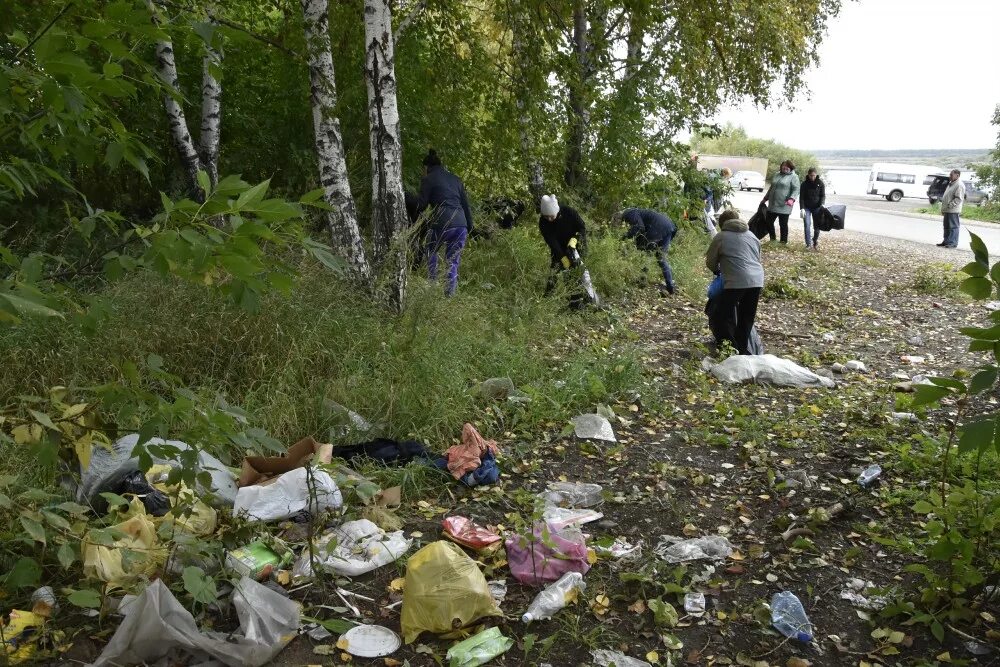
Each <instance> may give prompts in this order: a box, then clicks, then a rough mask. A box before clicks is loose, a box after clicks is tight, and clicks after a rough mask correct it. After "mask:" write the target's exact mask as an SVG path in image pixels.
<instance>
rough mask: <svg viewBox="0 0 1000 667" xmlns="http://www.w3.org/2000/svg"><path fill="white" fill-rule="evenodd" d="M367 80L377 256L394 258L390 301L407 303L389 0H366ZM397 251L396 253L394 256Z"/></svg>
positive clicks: (400, 157) (400, 156)
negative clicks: (401, 235) (405, 299)
mask: <svg viewBox="0 0 1000 667" xmlns="http://www.w3.org/2000/svg"><path fill="white" fill-rule="evenodd" d="M364 20H365V83H366V85H367V89H368V127H369V137H370V147H371V163H372V230H373V235H374V253H375V257H376V261H380V262H381V261H383V260H386V259H388V262H386V265H387V266H388V267H389V271H390V272H391V279H390V295H389V300H390V302H391V303H392V304H393V305H394V306H395V307H396V308H397V309H401V308H402V305H403V300H404V297H405V292H406V269H407V261H406V244H404V243H401V242H399V239H398V237H399V234H400V232H402V231H403V230H404V229H405V227H406V202H405V197H404V194H403V145H402V141H401V138H400V130H399V107H398V105H397V103H396V92H397V87H396V66H395V56H394V49H393V35H392V12H391V10H390V9H389V4H388V3H387V2H386V0H365V6H364ZM390 254H391V256H390Z"/></svg>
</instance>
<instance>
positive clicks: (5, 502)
mask: <svg viewBox="0 0 1000 667" xmlns="http://www.w3.org/2000/svg"><path fill="white" fill-rule="evenodd" d="M10 507H11V504H10V497H9V496H8V495H7V494H5V493H0V509H4V510H9V509H10Z"/></svg>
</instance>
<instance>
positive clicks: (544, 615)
mask: <svg viewBox="0 0 1000 667" xmlns="http://www.w3.org/2000/svg"><path fill="white" fill-rule="evenodd" d="M586 588H587V584H586V583H585V582H584V581H583V575H582V574H580V573H579V572H567V573H566V574H564V575H563V576H561V577H559V578H558V579H557V580H556V581H555V582H553V583H551V584H549V585H548V586H546V587H545V588H544V589H543V590H542V591H541V592H540V593H539V594H538V595H536V596H535V599H534V600H532V601H531V604H530V605H528V611H526V612H524V615H522V616H521V621H523V622H524V623H531V622H532V621H544V620H547V619H550V618H552V617H553V616H555V615H556V612H558V611H559V610H560V609H562V608H563V607H565V606H566V605H568V604H569V603H571V602H574V601H576V599H577V597H578V596H579V595H580V593H581V592H583V591H584V590H586Z"/></svg>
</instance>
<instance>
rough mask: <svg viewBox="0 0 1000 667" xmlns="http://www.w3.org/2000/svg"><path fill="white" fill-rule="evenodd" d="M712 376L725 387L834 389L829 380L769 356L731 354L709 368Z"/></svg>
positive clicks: (795, 364)
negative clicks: (761, 385)
mask: <svg viewBox="0 0 1000 667" xmlns="http://www.w3.org/2000/svg"><path fill="white" fill-rule="evenodd" d="M711 373H712V375H714V376H715V377H716V378H718V379H719V380H722V381H723V382H729V383H740V382H758V383H770V384H776V385H779V386H783V387H827V388H832V387H834V386H835V385H834V382H833V380H831V379H830V378H825V377H823V376H821V375H816V374H815V373H813V372H812V371H811V370H809V369H807V368H803V367H802V366H799V365H798V364H797V363H795V362H794V361H792V360H790V359H782V358H780V357H776V356H774V355H773V354H761V355H751V354H742V355H741V354H734V355H733V356H731V357H729V358H728V359H726V360H725V361H723V362H721V363H718V364H715V365H714V366H712V370H711Z"/></svg>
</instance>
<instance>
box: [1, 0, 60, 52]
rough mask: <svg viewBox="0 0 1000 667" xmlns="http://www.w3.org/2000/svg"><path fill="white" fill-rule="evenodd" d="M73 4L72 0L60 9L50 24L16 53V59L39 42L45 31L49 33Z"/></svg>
mask: <svg viewBox="0 0 1000 667" xmlns="http://www.w3.org/2000/svg"><path fill="white" fill-rule="evenodd" d="M72 6H73V3H72V2H67V3H66V5H65V6H64V7H63V8H62V9H60V10H59V13H58V14H56V15H55V16H53V17H52V20H51V21H49V23H48V25H46V26H45V27H44V28H42V29H41V31H40V32H39V33H38V34H37V35H35V36H34V37H33V38H32V39H31V41H30V42H28V43H27V44H25V45H24V46H23V47H22V48H21V49H20V50H19V51H18V52H17V53H15V54H14V60H17V59H18V58H20V57H21V56H22V55H24V54H25V52H27V51H28V50H29V49H30V48H31V47H33V46H34V45H35V43H36V42H38V40H40V39H41V38H42V36H43V35H44V34H45V33H47V32H48V31H49V30H50V29H51V28H52V26H54V25H55V24H56V21H58V20H59V19H60V18H62V15H63V14H65V13H66V12H68V11H69V10H70V7H72Z"/></svg>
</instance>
